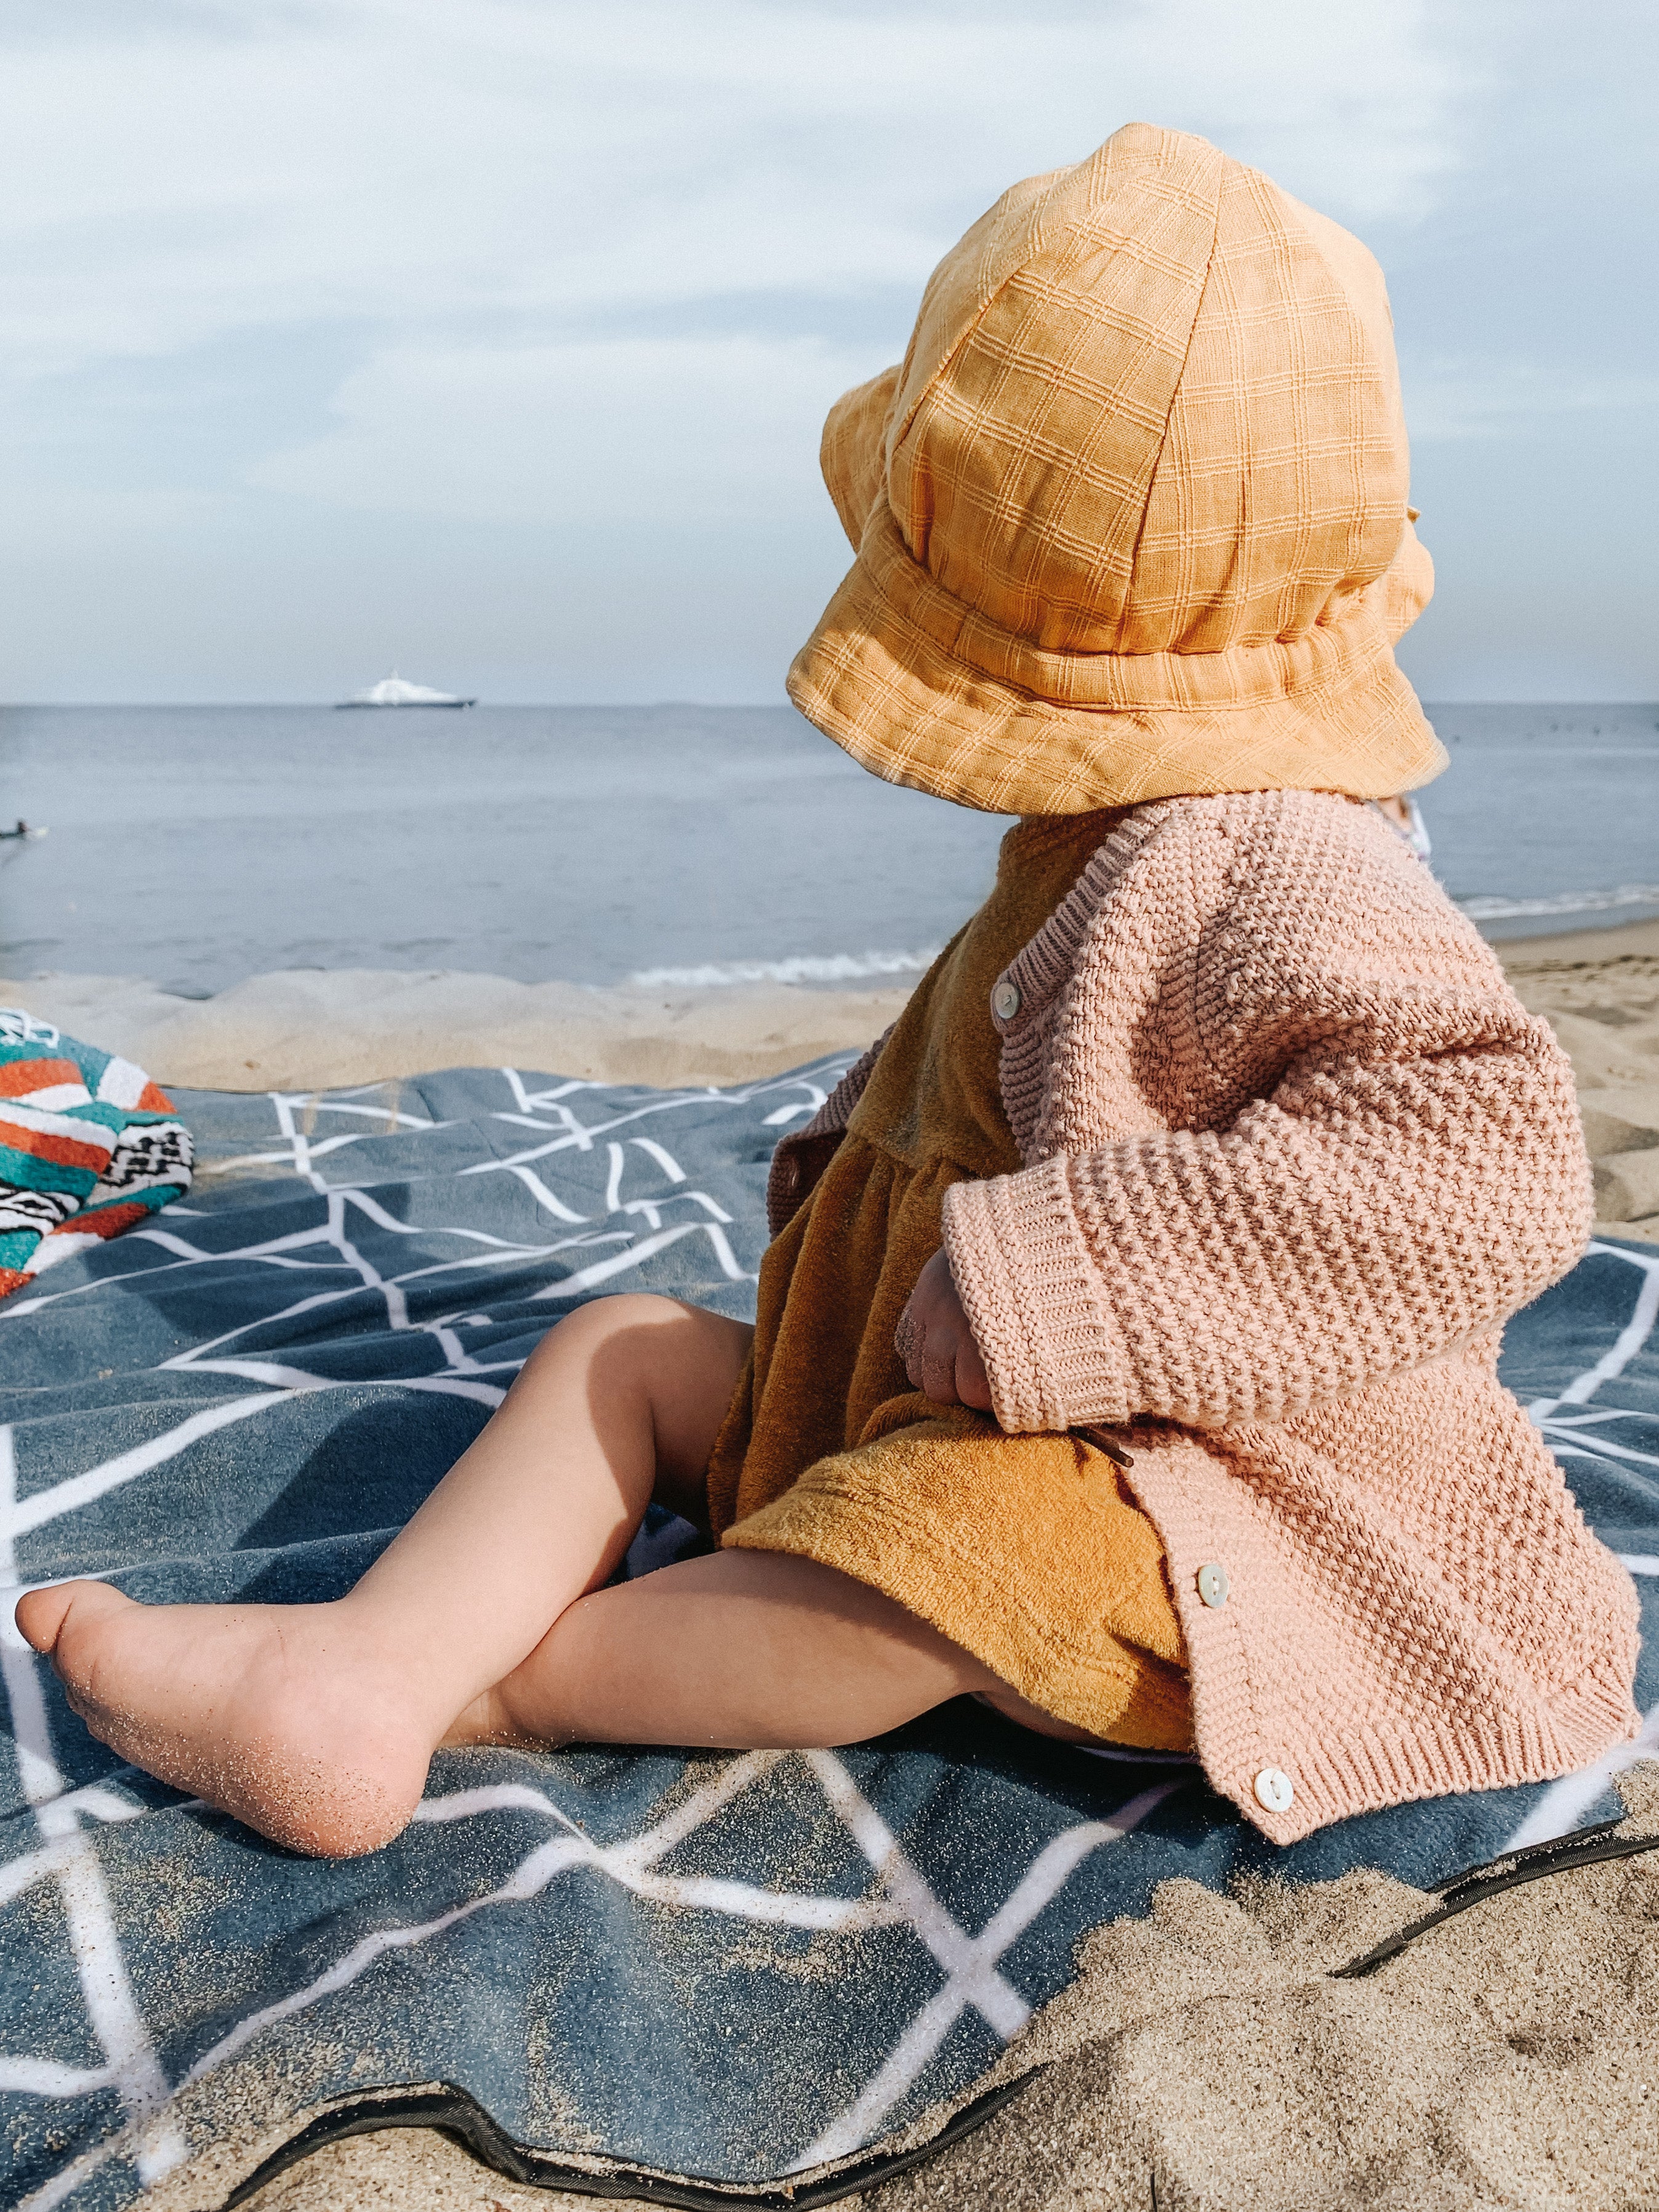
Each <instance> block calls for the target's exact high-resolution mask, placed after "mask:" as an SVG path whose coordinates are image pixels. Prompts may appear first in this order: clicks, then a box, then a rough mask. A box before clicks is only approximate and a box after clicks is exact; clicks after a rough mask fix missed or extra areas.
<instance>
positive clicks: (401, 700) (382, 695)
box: [335, 668, 478, 707]
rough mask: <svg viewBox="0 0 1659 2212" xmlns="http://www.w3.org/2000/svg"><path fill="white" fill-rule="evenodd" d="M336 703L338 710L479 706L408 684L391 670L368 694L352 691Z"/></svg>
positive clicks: (450, 694) (469, 700)
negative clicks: (344, 708) (350, 708)
mask: <svg viewBox="0 0 1659 2212" xmlns="http://www.w3.org/2000/svg"><path fill="white" fill-rule="evenodd" d="M335 703H336V705H337V706H340V707H476V706H477V703H478V702H477V700H476V699H458V698H457V697H456V696H455V694H454V693H453V691H432V690H428V688H427V686H426V685H425V684H410V683H409V682H407V681H406V680H405V678H403V677H401V676H399V675H398V671H397V670H396V669H395V668H394V669H393V670H392V673H391V675H390V676H383V677H382V678H380V682H379V683H378V684H370V686H369V688H368V690H367V691H354V692H353V693H352V695H351V696H350V697H349V699H340V700H337V701H336V702H335Z"/></svg>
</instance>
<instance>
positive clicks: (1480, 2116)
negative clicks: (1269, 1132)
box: [0, 923, 1659, 2212]
mask: <svg viewBox="0 0 1659 2212" xmlns="http://www.w3.org/2000/svg"><path fill="white" fill-rule="evenodd" d="M1499 949H1500V951H1501V953H1502V956H1503V957H1504V963H1505V965H1506V967H1507V969H1508V970H1509V972H1510V976H1511V979H1512V980H1513V981H1514V982H1515V985H1516V989H1517V990H1518V991H1519V993H1520V994H1521V996H1522V999H1523V1000H1525V1002H1526V1003H1527V1005H1528V1006H1529V1007H1531V1008H1533V1009H1534V1011H1535V1012H1540V1013H1542V1014H1544V1015H1545V1016H1546V1017H1547V1018H1548V1019H1549V1020H1550V1021H1551V1022H1553V1024H1555V1026H1556V1028H1557V1030H1558V1032H1559V1035H1560V1036H1561V1038H1562V1041H1563V1042H1564V1044H1565V1047H1566V1048H1567V1050H1568V1052H1569V1053H1570V1054H1571V1057H1572V1061H1573V1066H1574V1070H1575V1073H1576V1075H1577V1081H1578V1085H1579V1092H1580V1100H1581V1104H1582V1106H1583V1113H1584V1123H1585V1133H1586V1136H1587V1138H1588V1139H1589V1146H1590V1151H1591V1154H1592V1156H1593V1157H1594V1158H1595V1160H1596V1163H1597V1174H1596V1183H1597V1193H1598V1212H1600V1213H1601V1218H1602V1220H1603V1223H1604V1225H1607V1226H1608V1227H1609V1228H1611V1229H1612V1230H1613V1232H1614V1233H1615V1234H1617V1235H1620V1236H1623V1237H1632V1236H1635V1237H1654V1238H1659V924H1656V923H1642V924H1637V925H1635V926H1633V927H1627V928H1622V929H1614V930H1606V931H1596V932H1594V933H1588V932H1587V933H1582V934H1579V935H1577V936H1573V937H1561V938H1553V939H1539V938H1534V939H1528V940H1525V941H1523V942H1522V943H1519V944H1515V945H1505V946H1503V947H1500V948H1499ZM486 983H487V984H488V988H487V989H485V988H484V987H483V986H484V985H485V984H486ZM904 995H905V994H904V993H903V992H902V990H901V991H882V992H869V993H854V992H833V993H831V992H823V993H819V992H813V991H805V990H795V989H783V988H779V987H756V988H752V989H749V990H732V991H709V992H701V993H683V994H661V993H640V992H634V993H600V992H586V991H581V990H579V989H578V988H577V987H574V986H570V985H553V984H550V985H542V986H527V985H520V984H504V983H500V982H498V981H495V980H494V979H478V978H464V977H456V976H438V977H418V976H417V977H410V976H401V975H400V976H387V975H355V976H354V975H323V974H321V973H320V972H319V973H307V974H304V975H297V976H296V975H286V976H268V977H263V978H256V979H254V981H252V982H251V983H248V984H244V985H240V986H238V987H237V988H236V989H235V990H234V991H229V992H225V993H223V994H221V995H220V997H219V998H218V999H216V1000H206V1001H200V1002H197V1001H190V1000H177V999H167V998H166V997H165V996H164V994H161V993H158V992H155V991H154V990H153V989H151V988H150V987H149V986H147V985H133V984H130V983H122V982H121V981H118V979H112V978H86V977H82V978H73V977H53V978H46V979H40V980H38V981H35V982H33V983H26V984H24V983H10V984H7V983H0V1003H8V1002H10V1003H20V1002H21V1003H22V1004H24V1005H27V1006H30V1007H31V1009H32V1010H33V1012H36V1013H38V1014H40V1015H41V1016H42V1017H43V1018H46V1019H48V1020H52V1021H57V1022H58V1023H59V1024H61V1025H62V1026H63V1027H64V1028H66V1029H69V1030H72V1031H74V1032H76V1033H77V1034H80V1035H83V1036H90V1037H92V1038H94V1039H96V1040H97V1041H98V1042H100V1043H103V1044H106V1045H108V1046H112V1047H114V1048H117V1049H119V1050H121V1051H123V1052H125V1053H127V1054H130V1055H131V1057H134V1058H136V1059H137V1060H140V1061H141V1062H142V1063H143V1065H145V1066H148V1067H149V1069H150V1071H151V1072H152V1073H154V1074H155V1075H156V1076H157V1077H158V1078H159V1079H161V1080H162V1081H164V1082H166V1081H171V1082H174V1083H178V1084H180V1085H203V1086H205V1087H215V1088H224V1089H241V1090H264V1089H265V1088H267V1087H281V1088H288V1089H307V1088H313V1087H317V1086H320V1085H326V1084H343V1083H351V1082H366V1081H369V1080H371V1079H380V1078H385V1077H390V1076H394V1075H403V1074H409V1073H419V1072H420V1071H421V1070H422V1068H428V1067H434V1066H445V1065H449V1066H454V1065H459V1064H463V1063H471V1064H475V1065H476V1064H478V1063H480V1062H482V1063H483V1064H499V1063H501V1061H503V1060H506V1061H510V1062H513V1063H516V1064H518V1065H520V1066H533V1067H537V1068H542V1069H558V1070H561V1071H562V1072H566V1073H577V1074H591V1075H592V1076H595V1077H600V1078H608V1079H611V1080H623V1081H628V1080H634V1081H645V1082H666V1083H684V1082H710V1081H724V1082H734V1081H743V1080H749V1079H753V1078H755V1077H757V1076H758V1075H761V1074H764V1073H776V1072H778V1071H779V1070H781V1068H783V1067H785V1066H789V1065H791V1064H792V1063H796V1062H799V1061H801V1060H805V1059H807V1058H809V1057H811V1056H812V1055H813V1054H818V1053H823V1052H829V1051H833V1050H836V1049H837V1048H842V1047H844V1046H846V1045H848V1044H854V1043H863V1042H866V1041H867V1040H868V1039H869V1038H870V1037H871V1036H873V1035H875V1034H876V1033H877V1032H878V1031H879V1030H881V1029H882V1028H883V1027H884V1026H885V1024H887V1023H888V1022H889V1021H890V1020H891V1019H892V1018H893V1015H894V1013H895V1012H896V1010H897V1007H898V1006H900V1005H901V1004H902V1000H903V998H904ZM354 1055H356V1056H355V1057H354ZM256 1063H257V1065H256ZM239 1071H240V1072H239ZM1621 1786H1623V1787H1624V1788H1625V1790H1626V1799H1627V1802H1628V1803H1629V1804H1630V1806H1631V1808H1632V1819H1633V1820H1634V1821H1636V1822H1637V1823H1638V1824H1639V1825H1641V1826H1644V1828H1647V1827H1651V1828H1653V1829H1655V1830H1659V1764H1654V1763H1649V1764H1645V1765H1641V1766H1638V1767H1636V1768H1633V1769H1632V1770H1631V1771H1629V1773H1628V1774H1626V1776H1625V1778H1623V1784H1622V1785H1621ZM1424 1905H1425V1899H1424V1898H1423V1896H1422V1895H1421V1893H1419V1892H1417V1891H1414V1890H1412V1889H1409V1888H1407V1887H1404V1886H1403V1885H1401V1884H1400V1883H1397V1882H1395V1881H1391V1880H1389V1878H1388V1877H1386V1876H1384V1875H1376V1874H1355V1875H1348V1876H1346V1877H1345V1878H1344V1879H1343V1880H1342V1881H1338V1882H1334V1883H1329V1884H1322V1885H1316V1886H1314V1887H1305V1888H1302V1889H1299V1890H1286V1889H1276V1888H1273V1887H1261V1888H1258V1889H1256V1890H1254V1891H1250V1892H1247V1893H1243V1894H1241V1895H1240V1896H1238V1897H1236V1898H1232V1899H1224V1898H1218V1897H1217V1896H1215V1895H1213V1894H1212V1893H1210V1892H1208V1891H1206V1890H1204V1889H1201V1888H1200V1887H1197V1886H1196V1885H1194V1884H1190V1883H1185V1882H1172V1883H1169V1884H1167V1885H1165V1887H1164V1888H1163V1889H1162V1890H1160V1892H1159V1893H1158V1899H1157V1901H1156V1905H1155V1908H1154V1911H1153V1913H1152V1917H1151V1919H1150V1920H1148V1921H1146V1922H1141V1923H1130V1922H1124V1923H1119V1924H1118V1925H1116V1926H1115V1927H1112V1928H1109V1929H1103V1930H1101V1931H1099V1932H1098V1933H1097V1934H1096V1935H1095V1936H1092V1937H1091V1938H1090V1939H1089V1940H1088V1942H1085V1944H1084V1946H1083V1947H1082V1951H1081V1954H1080V1957H1079V1975H1080V1978H1079V1980H1078V1982H1077V1983H1076V1984H1073V1987H1072V1988H1071V1989H1070V1990H1067V1991H1066V1993H1065V1995H1063V1996H1061V1997H1060V1998H1059V1999H1057V2000H1056V2001H1055V2002H1054V2003H1053V2004H1052V2005H1050V2006H1049V2007H1048V2008H1047V2009H1046V2010H1045V2011H1044V2012H1043V2013H1042V2014H1040V2015H1038V2017H1037V2019H1036V2021H1034V2022H1033V2023H1032V2026H1031V2027H1030V2030H1029V2031H1028V2032H1027V2033H1026V2034H1025V2035H1024V2036H1023V2037H1021V2038H1020V2039H1019V2040H1018V2042H1017V2043H1016V2044H1015V2045H1012V2047H1011V2049H1010V2051H1008V2053H1007V2054H1006V2057H1005V2059H1004V2061H1003V2063H1002V2064H1001V2066H1000V2068H999V2069H998V2078H1001V2077H1004V2076H1010V2075H1014V2074H1018V2073H1019V2072H1022V2071H1023V2070H1024V2069H1026V2068H1028V2067H1030V2066H1032V2065H1035V2064H1036V2063H1039V2062H1040V2061H1047V2062H1048V2071H1047V2072H1046V2073H1045V2074H1043V2075H1042V2076H1041V2077H1040V2079H1038V2080H1037V2081H1036V2082H1035V2083H1034V2084H1033V2085H1032V2086H1031V2087H1030V2088H1029V2089H1028V2090H1027V2091H1026V2092H1025V2093H1024V2095H1022V2096H1021V2097H1020V2098H1019V2099H1018V2101H1017V2102H1016V2103H1015V2104H1013V2105H1012V2106H1010V2107H1009V2108H1008V2109H1007V2110H1006V2112H1003V2113H1001V2114H1000V2115H998V2116H997V2117H996V2118H993V2119H992V2120H991V2121H990V2122H988V2123H987V2125H986V2126H985V2127H984V2128H982V2129H981V2130H979V2131H978V2132H977V2133H976V2134H975V2135H973V2136H969V2138H967V2139H966V2140H965V2141H963V2142H962V2143H960V2144H959V2145H957V2146H956V2147H954V2148H951V2149H949V2150H947V2151H945V2153H943V2154H941V2155H940V2157H939V2159H938V2160H934V2161H933V2162H932V2163H931V2164H929V2165H927V2166H924V2167H921V2168H920V2169H918V2170H917V2171H916V2172H915V2173H913V2174H910V2175H908V2176H902V2177H900V2178H899V2179H896V2180H895V2181H893V2182H891V2183H890V2184H888V2185H887V2186H886V2187H885V2188H884V2189H882V2190H880V2191H876V2192H874V2193H873V2195H872V2197H867V2198H866V2199H865V2200H863V2201H864V2202H865V2203H879V2205H880V2207H881V2212H944V2208H951V2212H956V2208H958V2207H962V2208H967V2207H972V2208H974V2212H980V2208H985V2212H992V2208H994V2212H1118V2208H1120V2207H1121V2208H1123V2212H1130V2209H1131V2208H1133V2212H1148V2208H1151V2207H1152V2206H1154V2205H1156V2206H1157V2207H1160V2208H1162V2212H1171V2208H1174V2207H1177V2206H1179V2207H1183V2208H1187V2212H1198V2208H1200V2207H1202V2208H1203V2212H1320V2208H1325V2207H1330V2208H1337V2207H1342V2208H1348V2207H1353V2208H1358V2207H1360V2206H1364V2207H1367V2208H1380V2209H1381V2212H1407V2208H1410V2212H1465V2208H1469V2212H1473V2208H1476V2207H1481V2208H1485V2207H1493V2208H1497V2207H1508V2208H1522V2212H1568V2208H1569V2207H1571V2212H1638V2208H1646V2207H1649V2206H1651V2205H1653V2204H1654V2203H1659V1851H1656V1852H1655V1853H1654V1854H1653V1855H1652V1856H1651V1857H1637V1858H1632V1859H1628V1860H1623V1861H1613V1862H1610V1863H1607V1864H1604V1865H1601V1866H1597V1867H1592V1868H1588V1869H1582V1870H1578V1871H1575V1872H1572V1873H1570V1874H1563V1875H1553V1876H1551V1877H1550V1878H1549V1879H1548V1880H1547V1881H1541V1882H1537V1883H1534V1884H1533V1885H1531V1886H1530V1887H1526V1888H1522V1889H1518V1890H1515V1891H1512V1892H1510V1893H1507V1894H1505V1895H1504V1896H1501V1897H1498V1898H1495V1899H1492V1900H1490V1901H1488V1902H1485V1903H1482V1904H1480V1905H1477V1906H1475V1907H1474V1909H1472V1910H1471V1911H1468V1912H1466V1913H1464V1914H1462V1916H1461V1917H1458V1918H1456V1919H1455V1920H1452V1921H1450V1922H1449V1923H1447V1925H1446V1926H1445V1927H1443V1928H1442V1929H1437V1930H1435V1931H1434V1932H1433V1933H1432V1934H1431V1935H1430V1936H1426V1937H1425V1938H1424V1939H1422V1940H1421V1941H1420V1942H1418V1943H1416V1944H1414V1945H1413V1947H1412V1948H1410V1949H1409V1950H1407V1951H1406V1952H1405V1953H1404V1954H1401V1956H1400V1957H1399V1958H1398V1959H1396V1960H1394V1961H1392V1962H1391V1963H1390V1964H1389V1965H1388V1966H1385V1967H1383V1969H1382V1971H1381V1972H1378V1973H1377V1974H1376V1976H1374V1977H1372V1978H1367V1979H1365V1980H1362V1981H1355V1982H1334V1981H1331V1980H1329V1979H1328V1978H1326V1977H1327V1976H1328V1972H1329V1969H1330V1968H1331V1967H1333V1966H1336V1965H1338V1964H1340V1963H1341V1962H1342V1961H1344V1960H1347V1959H1349V1958H1352V1957H1353V1956H1355V1955H1356V1954H1359V1953H1362V1952H1364V1950H1365V1949H1366V1948H1368V1947H1369V1946H1370V1944H1371V1943H1373V1942H1376V1940H1377V1939H1378V1937H1379V1936H1383V1935H1385V1934H1387V1933H1389V1932H1390V1931H1391V1930H1393V1929H1395V1928H1397V1927H1399V1926H1401V1925H1402V1924H1404V1923H1407V1922H1409V1921H1410V1920H1411V1919H1413V1917H1416V1915H1417V1914H1418V1913H1419V1911H1421V1910H1423V1908H1424ZM942 2118H943V2115H942V2114H937V2113H936V2114H934V2115H933V2116H932V2122H931V2124H933V2125H937V2124H939V2122H940V2121H941V2119H942ZM269 2148H270V2145H266V2146H264V2149H266V2150H268V2149H269ZM261 2155H263V2151H262V2152H261ZM257 2162H258V2160H257V2157H253V2158H248V2159H246V2160H243V2161H241V2162H240V2163H237V2164H235V2165H234V2171H233V2170H231V2168H230V2167H228V2166H227V2165H226V2164H225V2163H224V2162H222V2160H214V2159H210V2160H197V2161H196V2162H195V2163H194V2164H193V2165H192V2166H191V2167H189V2168H187V2169H185V2170H184V2171H183V2172H179V2174H176V2175H174V2176H173V2177H172V2179H170V2180H169V2181H168V2182H167V2183H164V2184H162V2185H161V2186H160V2187H158V2188H157V2189H156V2190H155V2191H153V2192H152V2194H151V2196H150V2197H149V2199H148V2200H147V2201H148V2202H150V2203H153V2204H154V2205H155V2207H156V2212H204V2209H205V2208H207V2207H210V2206H217V2205H219V2204H222V2203H223V2200H224V2196H225V2193H226V2191H227V2190H228V2187H229V2186H231V2185H233V2184H234V2179H235V2177H236V2175H237V2174H238V2173H241V2172H248V2171H250V2170H251V2168H252V2165H254V2164H256V2163H257ZM613 2201H614V2200H613ZM255 2202H256V2203H257V2205H258V2212H368V2208H380V2207H385V2208H387V2212H391V2208H393V2207H396V2208H398V2212H452V2208H453V2212H461V2208H471V2207H479V2208H483V2207H489V2206H495V2207H498V2208H501V2212H506V2209H507V2208H509V2207H510V2208H512V2212H577V2208H578V2207H580V2206H582V2205H588V2204H591V2203H592V2202H593V2200H592V2198H587V2197H580V2198H579V2197H568V2196H566V2195H564V2194H563V2193H562V2192H559V2191H541V2190H536V2189H527V2188H522V2187H520V2186H518V2185H514V2184H513V2183H511V2182H508V2181H507V2180H505V2179H502V2178H501V2176H499V2175H497V2174H495V2173H492V2172H489V2170H488V2169H487V2168H485V2167H483V2166H479V2165H477V2164H476V2163H475V2162H474V2161H473V2160H472V2159H471V2157H470V2156H469V2155H468V2154H466V2153H465V2151H464V2150H462V2149H461V2148H459V2146H457V2145H455V2144H454V2143H452V2142H449V2141H448V2140H447V2139H446V2138H445V2137H443V2136H439V2135H435V2134H432V2133H430V2132H428V2131H423V2130H403V2129H398V2130H386V2131H384V2132H382V2133H380V2134H378V2135H373V2136H359V2137H356V2138H355V2139H353V2140H351V2141H349V2142H343V2143H340V2144H337V2145H334V2146H331V2147H330V2148H326V2149H325V2150H322V2151H320V2152H319V2153H317V2154H315V2155H314V2156H313V2157H311V2158H309V2159H307V2160H305V2161H304V2162H303V2163H302V2164H301V2165H300V2166H295V2167H294V2168H292V2169H290V2171H289V2172H287V2173H285V2174H283V2175H281V2176H279V2177H278V2178H277V2179H276V2180H275V2181H273V2182H271V2183H270V2185H268V2186H267V2187H266V2188H265V2189H264V2191H261V2192H260V2194H259V2196H258V2198H257V2200H255ZM639 2212H643V2208H639Z"/></svg>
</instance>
